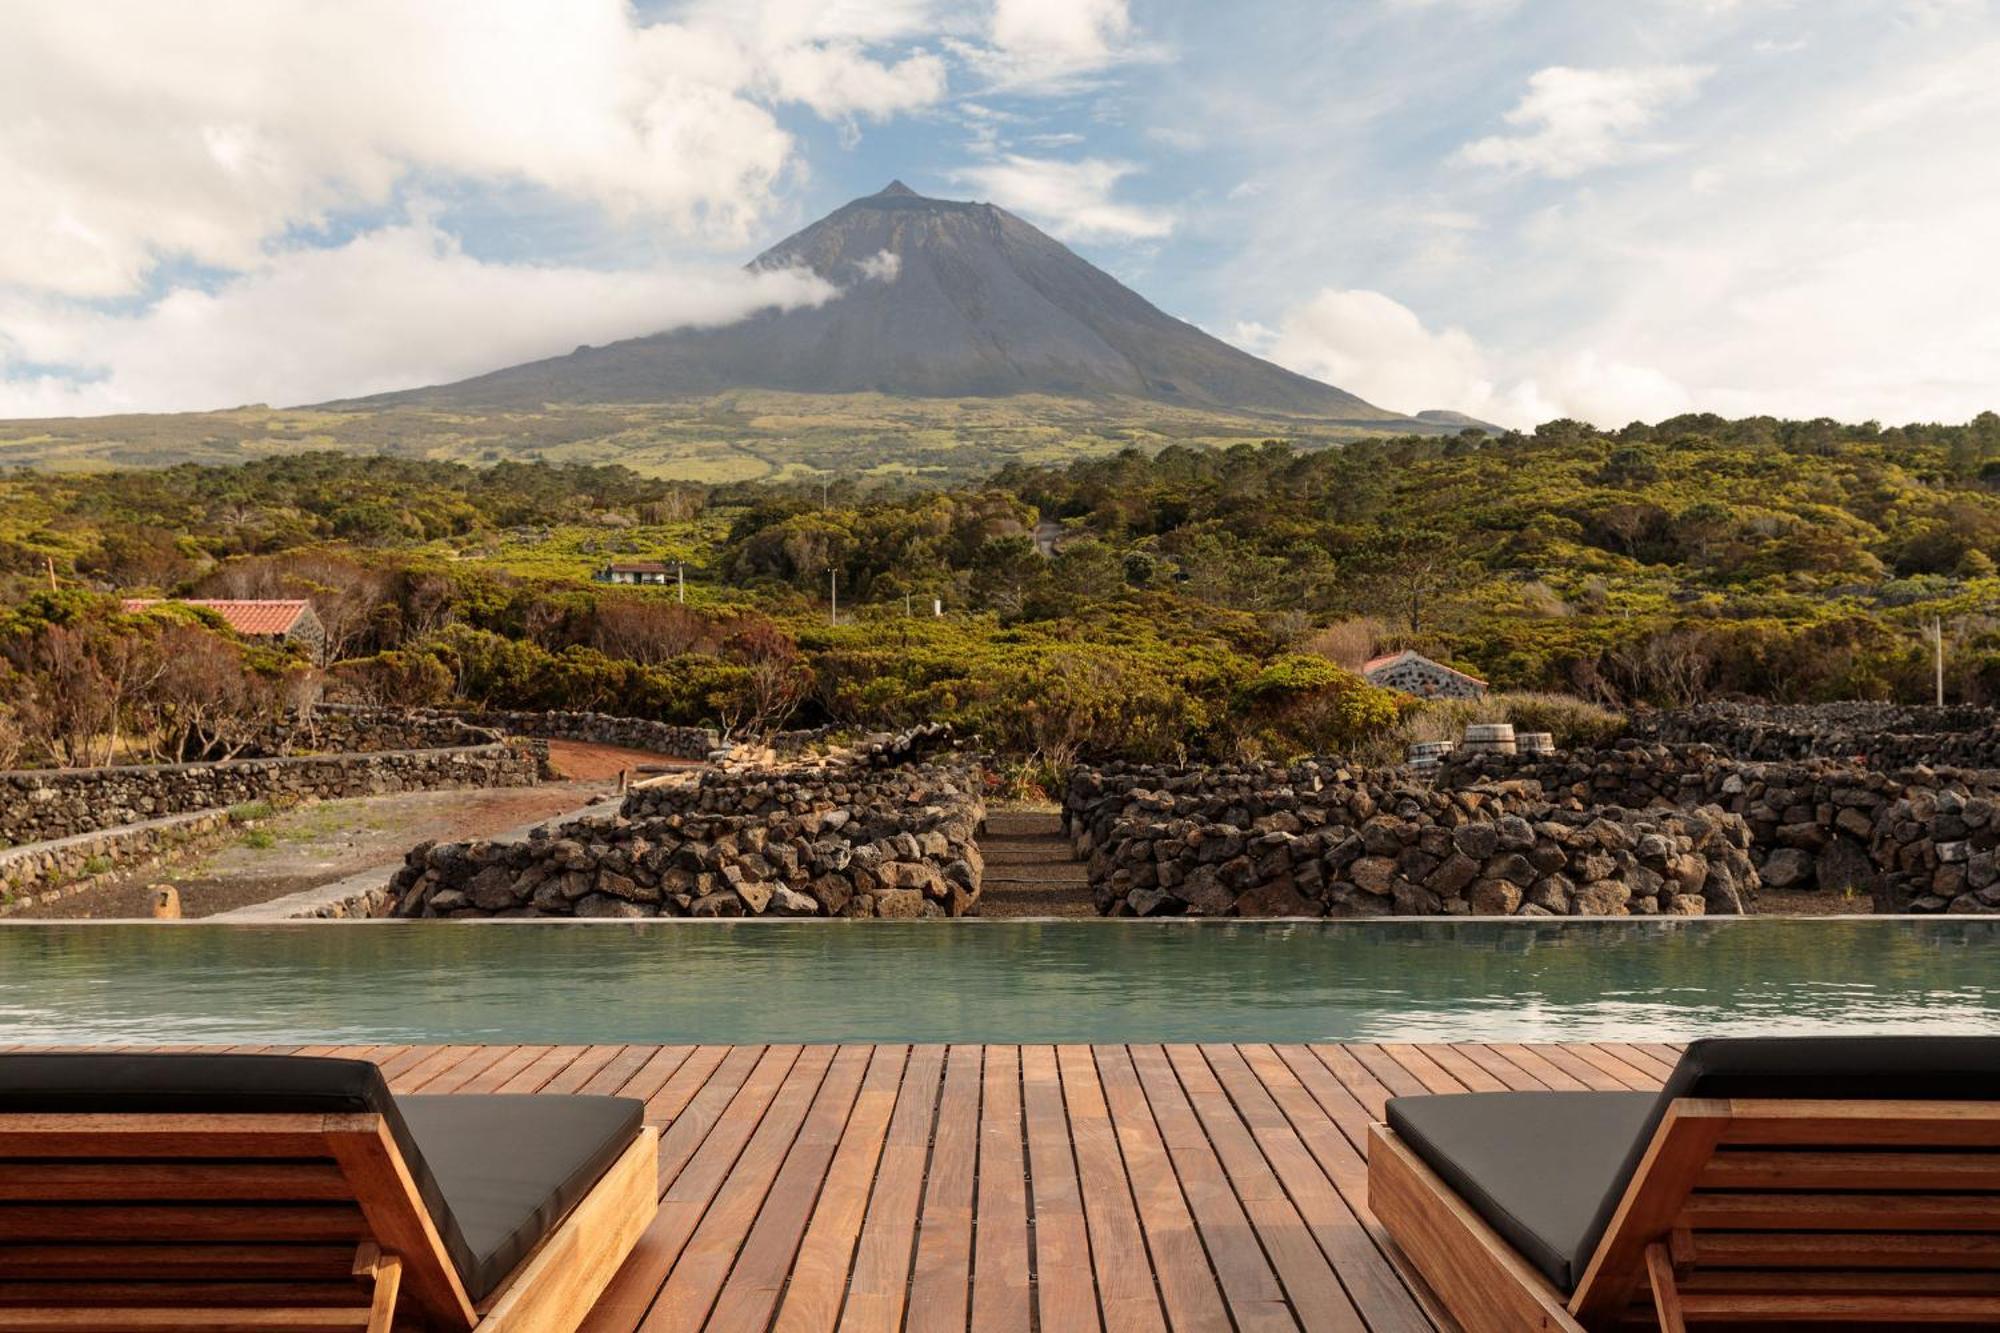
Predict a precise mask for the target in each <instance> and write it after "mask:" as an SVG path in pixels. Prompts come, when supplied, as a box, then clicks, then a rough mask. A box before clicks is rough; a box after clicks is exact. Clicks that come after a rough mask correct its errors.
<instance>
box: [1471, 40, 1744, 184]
mask: <svg viewBox="0 0 2000 1333" xmlns="http://www.w3.org/2000/svg"><path fill="white" fill-rule="evenodd" d="M1710 72H1711V71H1710V70H1708V69H1706V68H1704V67H1701V66H1695V65H1657V66H1652V67H1649V68H1642V69H1570V68H1568V67H1566V66H1562V65H1553V66H1550V67H1549V68H1547V69H1544V70H1538V71H1537V72H1536V73H1535V74H1533V75H1532V76H1530V78H1529V79H1528V91H1527V93H1526V94H1525V95H1524V96H1523V97H1522V98H1521V100H1520V102H1519V103H1517V104H1516V105H1515V107H1514V109H1513V110H1511V111H1509V112H1508V113H1507V115H1506V120H1507V123H1508V124H1510V125H1513V126H1516V127H1518V130H1519V132H1518V133H1514V134H1499V135H1493V136H1491V137H1488V138H1484V139H1475V140H1473V141H1472V142H1471V143H1468V144H1466V145H1465V146H1464V147H1462V148H1460V149H1459V150H1458V153H1457V154H1456V160H1458V161H1460V162H1465V163H1468V164H1471V165H1473V166H1484V167H1498V168H1502V169H1504V170H1509V171H1521V172H1532V173H1537V174H1540V175H1544V176H1553V177H1557V178H1567V177H1571V176H1576V175H1580V174H1582V173H1583V172H1586V171H1589V170H1592V169H1593V168H1596V167H1603V166H1609V165H1611V164H1613V163H1616V162H1622V161H1625V160H1628V159H1630V158H1633V157H1636V156H1641V155H1645V154H1648V153H1652V152H1657V151H1659V148H1660V145H1657V144H1648V143H1645V142H1642V141H1640V140H1639V139H1638V138H1637V137H1636V136H1638V135H1639V134H1640V133H1641V132H1642V131H1644V130H1646V129H1648V128H1649V127H1651V126H1652V124H1653V123H1654V122H1655V121H1656V120H1658V119H1659V117H1660V114H1661V113H1662V112H1663V111H1665V110H1666V109H1667V108H1668V107H1671V106H1673V105H1675V104H1677V103H1680V102H1684V101H1686V100H1687V99H1689V98H1691V97H1693V96H1694V94H1695V92H1696V91H1697V90H1698V89H1699V88H1700V87H1701V83H1702V80H1703V79H1705V78H1707V77H1708V75H1709V73H1710Z"/></svg>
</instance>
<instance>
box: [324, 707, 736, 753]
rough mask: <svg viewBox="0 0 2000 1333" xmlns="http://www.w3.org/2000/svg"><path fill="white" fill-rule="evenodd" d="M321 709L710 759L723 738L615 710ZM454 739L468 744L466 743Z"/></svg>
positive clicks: (404, 723) (394, 722) (386, 723)
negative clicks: (622, 714) (620, 713)
mask: <svg viewBox="0 0 2000 1333" xmlns="http://www.w3.org/2000/svg"><path fill="white" fill-rule="evenodd" d="M319 713H320V714H324V715H336V714H338V715H345V716H347V717H350V718H360V719H369V720H371V721H372V722H373V723H374V724H375V725H379V726H382V727H384V728H394V727H397V726H401V727H406V728H410V729H412V731H413V732H414V731H415V730H416V729H423V728H435V729H437V730H438V731H439V732H441V733H447V732H448V730H449V729H450V728H454V727H455V728H466V727H474V728H480V729H484V730H486V731H489V732H493V733H504V734H506V735H509V736H532V737H537V738H539V739H541V740H551V741H584V742H587V743H589V744H593V745H616V746H621V747H623V748H625V749H628V750H650V751H651V752H653V753H654V754H660V755H667V756H670V757H673V758H679V759H706V758H708V757H709V756H710V755H711V754H713V753H714V752H716V751H717V750H719V749H721V748H722V744H723V742H722V737H721V736H720V735H718V734H717V733H716V731H715V730H714V729H713V728H711V727H684V726H677V725H675V724H673V723H670V722H656V721H654V720H652V719H650V718H643V717H618V716H615V715H613V714H610V713H587V712H546V713H544V712H529V711H526V710H518V709H501V708H487V709H469V710H465V711H452V710H446V709H436V708H414V709H402V708H364V707H360V706H354V705H339V704H323V705H321V707H320V709H319ZM450 743H453V744H464V741H462V740H461V741H456V742H450Z"/></svg>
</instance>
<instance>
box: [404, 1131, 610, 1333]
mask: <svg viewBox="0 0 2000 1333" xmlns="http://www.w3.org/2000/svg"><path fill="white" fill-rule="evenodd" d="M396 1104H397V1105H398V1106H400V1107H401V1108H402V1112H403V1117H404V1119H405V1120H406V1121H408V1123H409V1126H410V1132H411V1133H412V1134H414V1135H415V1136H416V1141H417V1144H418V1146H419V1147H420V1148H421V1149H422V1150H423V1157H424V1160H425V1162H427V1163H429V1165H430V1170H431V1174H432V1175H433V1176H434V1177H435V1179H436V1180H437V1183H438V1186H439V1188H440V1189H441V1190H442V1191H443V1193H444V1202H445V1206H446V1207H447V1208H448V1209H449V1210H450V1214H451V1217H452V1219H453V1220H454V1222H455V1223H456V1224H457V1225H456V1228H455V1231H456V1235H457V1240H456V1242H455V1243H454V1242H452V1241H447V1245H448V1246H449V1247H450V1250H451V1258H452V1263H453V1264H454V1265H455V1266H456V1267H457V1269H458V1275H459V1277H460V1278H461V1279H463V1280H464V1282H465V1289H466V1292H467V1294H468V1295H470V1296H471V1297H472V1299H473V1300H475V1301H476V1300H479V1299H480V1298H481V1297H483V1296H485V1295H486V1294H487V1293H488V1292H490V1291H492V1290H493V1289H494V1288H495V1287H497V1286H498V1285H500V1280H501V1279H502V1278H504V1277H506V1276H507V1274H509V1273H511V1272H513V1271H514V1269H515V1268H516V1266H518V1265H519V1264H520V1262H521V1260H522V1259H524V1258H526V1257H527V1254H528V1251H530V1250H532V1249H534V1248H535V1245H536V1243H537V1242H538V1241H540V1240H541V1238H542V1237H543V1236H546V1235H547V1234H548V1233H549V1232H550V1231H551V1230H552V1229H554V1227H555V1225H556V1223H558V1222H560V1221H561V1220H562V1219H563V1217H564V1216H565V1215H566V1214H567V1213H568V1212H569V1210H570V1209H571V1208H573V1207H575V1206H576V1205H577V1203H578V1202H580V1201H581V1200H582V1198H583V1196H584V1195H586V1194H588V1193H589V1192H590V1187H591V1186H593V1185H595V1184H596V1183H597V1181H598V1179H599V1177H601V1176H603V1174H604V1173H605V1171H606V1170H608V1169H609V1168H610V1166H611V1164H612V1163H613V1162H615V1161H617V1160H618V1158H619V1156H620V1155H621V1154H623V1153H624V1151H625V1150H626V1149H627V1148H629V1147H631V1146H632V1140H633V1139H635V1138H637V1137H638V1136H639V1126H640V1123H641V1120H642V1117H643V1116H644V1113H645V1110H646V1104H645V1103H644V1102H641V1101H634V1100H633V1099H632V1098H629V1097H538V1096H520V1097H498V1096H496V1097H481V1096H471V1095H456V1094H454V1095H446V1096H439V1097H398V1098H397V1099H396Z"/></svg>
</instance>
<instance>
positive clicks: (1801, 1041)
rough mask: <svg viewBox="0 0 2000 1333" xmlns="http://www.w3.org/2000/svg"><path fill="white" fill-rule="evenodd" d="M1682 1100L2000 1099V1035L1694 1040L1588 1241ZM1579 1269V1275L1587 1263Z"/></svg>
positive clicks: (1606, 1222)
mask: <svg viewBox="0 0 2000 1333" xmlns="http://www.w3.org/2000/svg"><path fill="white" fill-rule="evenodd" d="M1681 1097H1763V1098H1781V1097H1805V1098H1814V1097H1832V1098H1845V1099H1847V1100H1850V1101H1881V1100H1885V1099H1889V1100H1893V1099H1897V1098H1910V1099H1913V1100H1920V1101H1956V1102H1986V1101H2000V1037H1929V1036H1917V1035H1914V1034H1906V1035H1901V1036H1898V1035H1896V1034H1893V1033H1884V1034H1881V1035H1879V1036H1870V1037H1705V1038H1703V1039H1701V1040H1699V1041H1692V1042H1689V1043H1688V1045H1687V1049H1686V1050H1684V1051H1682V1052H1681V1058H1680V1063H1678V1064H1676V1065H1675V1066H1674V1072H1673V1073H1671V1074H1669V1075H1668V1076H1667V1081H1666V1084H1665V1086H1663V1087H1662V1088H1661V1089H1660V1094H1659V1097H1658V1098H1657V1099H1656V1100H1655V1104H1654V1106H1653V1112H1652V1114H1651V1115H1650V1116H1648V1117H1647V1118H1646V1123H1645V1124H1644V1125H1642V1126H1640V1129H1639V1133H1638V1135H1637V1137H1635V1138H1634V1139H1633V1141H1632V1146H1631V1148H1630V1149H1629V1150H1628V1151H1627V1152H1626V1154H1625V1160H1624V1161H1623V1162H1622V1163H1621V1164H1620V1165H1619V1169H1618V1171H1617V1173H1616V1174H1614V1175H1613V1176H1612V1177H1611V1178H1610V1179H1609V1181H1608V1182H1607V1184H1606V1187H1605V1191H1604V1198H1603V1200H1602V1201H1601V1202H1600V1203H1599V1205H1598V1209H1597V1218H1596V1220H1595V1221H1594V1222H1593V1223H1592V1225H1591V1229H1590V1234H1589V1236H1588V1237H1587V1239H1588V1240H1589V1242H1590V1248H1591V1249H1593V1250H1594V1249H1596V1248H1597V1242H1598V1241H1599V1240H1601V1239H1603V1236H1604V1232H1605V1229H1606V1228H1607V1227H1609V1226H1610V1225H1611V1218H1612V1215H1613V1214H1614V1213H1616V1212H1617V1211H1618V1201H1619V1200H1620V1199H1622V1198H1624V1197H1625V1186H1626V1185H1627V1184H1628V1183H1629V1182H1630V1181H1631V1179H1632V1173H1633V1172H1635V1171H1637V1170H1638V1169H1639V1162H1640V1160H1641V1159H1642V1158H1644V1157H1645V1155H1646V1148H1647V1145H1649V1144H1650V1143H1651V1142H1652V1141H1653V1132H1654V1131H1655V1130H1657V1129H1658V1128H1659V1127H1660V1122H1661V1121H1662V1120H1664V1119H1665V1118H1666V1114H1667V1107H1668V1106H1669V1105H1670V1104H1672V1103H1673V1102H1674V1101H1675V1100H1677V1099H1678V1098H1681ZM1578 1276H1579V1277H1581V1276H1582V1272H1581V1270H1579V1271H1578Z"/></svg>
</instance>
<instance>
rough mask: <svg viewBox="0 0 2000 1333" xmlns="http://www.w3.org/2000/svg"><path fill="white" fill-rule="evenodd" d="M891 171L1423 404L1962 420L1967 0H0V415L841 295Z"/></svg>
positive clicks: (1628, 413) (1356, 386) (280, 380)
mask: <svg viewBox="0 0 2000 1333" xmlns="http://www.w3.org/2000/svg"><path fill="white" fill-rule="evenodd" d="M896 178H900V179H902V180H904V181H906V182H907V183H908V184H909V185H911V186H912V187H913V188H915V189H917V190H918V191H920V192H922V193H925V194H933V195H938V196H943V197H950V198H973V199H982V200H989V201H991V202H994V203H997V204H999V205H1001V206H1003V207H1005V208H1008V209H1010V210H1012V211H1014V212H1017V213H1019V214H1021V215H1022V216H1024V217H1026V218H1027V219H1029V220H1030V221H1032V222H1035V223H1037V224H1038V225H1040V226H1042V227H1044V228H1045V229H1047V230H1049V231H1050V232H1052V233H1053V234H1055V235H1056V236H1058V237H1059V238H1061V239H1062V240H1064V241H1066V242H1067V243H1069V244H1070V245H1072V246H1073V247H1074V248H1076V249H1077V250H1078V251H1079V252H1080V253H1082V254H1083V255H1084V256H1085V257H1086V258H1088V259H1090V260H1091V261H1092V262H1094V263H1096V264H1098V265H1100V266H1102V267H1103V268H1105V269H1107V270H1108V271H1110V272H1111V273H1112V274H1114V275H1115V276H1117V277H1118V278H1120V279H1121V280H1123V281H1125V282H1126V283H1128V284H1129V285H1131V286H1133V287H1134V288H1136V289H1137V290H1138V291H1140V292H1141V293H1142V294H1144V295H1145V296H1147V297H1148V298H1150V299H1151V300H1152V301H1154V302H1155V303H1156V304H1157V305H1159V306H1161V307H1162V308H1163V309H1165V310H1167V311H1168V312H1170V313H1172V314H1174V315H1177V316H1179V317H1181V318H1184V319H1187V320H1190V321H1192V322H1194V323H1196V324H1199V325H1200V326H1202V327H1203V328H1205V329H1207V330H1209V331H1210V332H1212V333H1215V334H1216V335H1218V336H1220V337H1223V338H1225V339H1228V340H1230V341H1232V342H1235V343H1237V344H1238V345H1240V346H1243V347H1246V348H1249V349H1250V350H1252V351H1255V352H1257V353H1259V354H1260V355H1264V356H1267V357H1270V358H1271V359H1273V360H1276V361H1278V362H1280V363H1282V364H1284V365H1287V366H1290V367H1292V368H1294V369H1296V370H1300V371H1302V372H1304V373H1307V374H1310V375H1314V376H1317V377H1319V378H1322V379H1325V380H1327V381H1329V382H1331V383H1334V384H1337V385H1339V386H1340V387H1342V388H1344V389H1347V390H1350V391H1352V392H1355V393H1358V394H1360V395H1362V396H1363V397H1365V398H1368V399H1370V400H1371V401H1373V402H1375V403H1378V404H1379V405H1381V406H1384V407H1388V408H1392V409H1397V410H1401V411H1409V412H1414V411H1418V410H1422V409H1426V408H1450V409H1455V410H1459V411H1463V412H1468V413H1471V414H1473V415H1475V416H1479V417H1482V418H1484V419H1488V420H1493V421H1498V422H1501V423H1503V424H1505V425H1509V426H1530V425H1533V424H1535V423H1536V422H1539V421H1543V420H1547V419H1550V418H1552V417H1558V416H1571V417H1577V418H1582V419H1586V420H1590V421H1593V422H1596V423H1598V424H1601V425H1606V426H1616V425H1622V424H1624V423H1626V422H1628V421H1632V420H1657V419H1659V418H1661V417H1664V416H1669V415H1673V414H1676V413H1680V412H1687V411H1713V412H1720V413H1724V414H1727V415H1732V416H1736V415H1748V414H1754V413H1773V414H1779V415H1786V416H1799V417H1819V416H1828V417H1835V418H1840V419H1844V420H1852V421H1859V420H1867V419H1875V420H1879V421H1883V422H1889V423H1900V422H1906V421H1962V420H1966V419H1968V418H1969V417H1971V416H1972V415H1974V414H1975V413H1977V412H1979V411H1982V410H1986V409H1989V408H2000V258H1996V250H2000V0H1233V3H1230V4H1226V5H1224V4H1215V3H1212V0H816V2H815V0H652V2H649V3H641V4H629V3H623V2H621V0H337V2H336V0H178V2H177V3H175V4H171V5H167V4H159V3H156V2H155V0H62V3H60V4H50V3H46V2H45V0H0V417H18V416H47V415H74V414H98V413H109V412H121V411H180V410H195V409H208V408H219V407H229V406H235V405H238V404H244V403H252V402H264V403H270V404H273V405H289V404H297V403H303V402H314V401H323V400H325V399H329V398H334V397H342V396H351V395H360V394H367V393H374V392H379V391H383V390H388V389H394V388H401V387H409V386H413V385H419V384H426V383H435V382H439V381H444V380H450V379H454V378H460V377H463V376H466V375H470V374H475V373H478V372H481V371H484V370H489V369H493V368H496V367H499V366H503V365H508V364H513V363H516V362H519V361H523V360H528V359H532V358H534V357H538V356H544V355H552V354H557V353H561V352H566V351H568V350H570V349H571V348H572V347H574V346H576V345H578V344H579V343H593V344H598V343H604V342H608V341H612V340H614V339H617V338H621V337H630V336H636V335H639V334H643V333H649V332H656V331H659V330H661V329H665V328H673V327H683V326H698V325H713V324H718V323H726V322H728V321H731V320H734V319H738V318H741V317H743V316H744V315H745V314H747V313H748V312H750V311H751V310H754V309H758V308H762V307H768V306H772V305H778V306H793V305H805V304H814V303H818V302H824V301H830V300H839V299H840V293H839V292H838V291H837V290H835V289H833V288H831V287H829V286H828V285H826V284H825V283H822V282H820V281H818V280H816V279H813V278H810V277H809V276H804V275H800V274H794V273H760V274H755V275H753V274H750V273H746V272H744V271H743V270H742V267H741V266H742V264H743V263H744V261H745V260H747V259H748V258H750V257H751V256H753V255H755V254H756V253H758V252H759V251H760V250H762V249H763V248H765V247H766V246H768V245H770V244H772V243H774V242H776V241H778V240H779V239H781V238H783V237H784V236H785V235H787V234H789V233H790V232H792V231H794V230H796V229H797V228H799V227H800V226H803V225H805V224H806V223H809V222H810V221H812V220H813V219H814V218H816V217H818V216H821V215H823V214H824V213H826V212H828V211H830V210H831V209H833V208H835V207H837V206H839V205H840V204H841V203H844V202H845V201H847V200H848V199H851V198H853V197H856V196H858V195H863V194H869V193H873V192H874V191H876V190H878V189H880V188H881V187H882V186H883V185H885V184H887V183H888V182H889V181H890V180H891V179H896Z"/></svg>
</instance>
